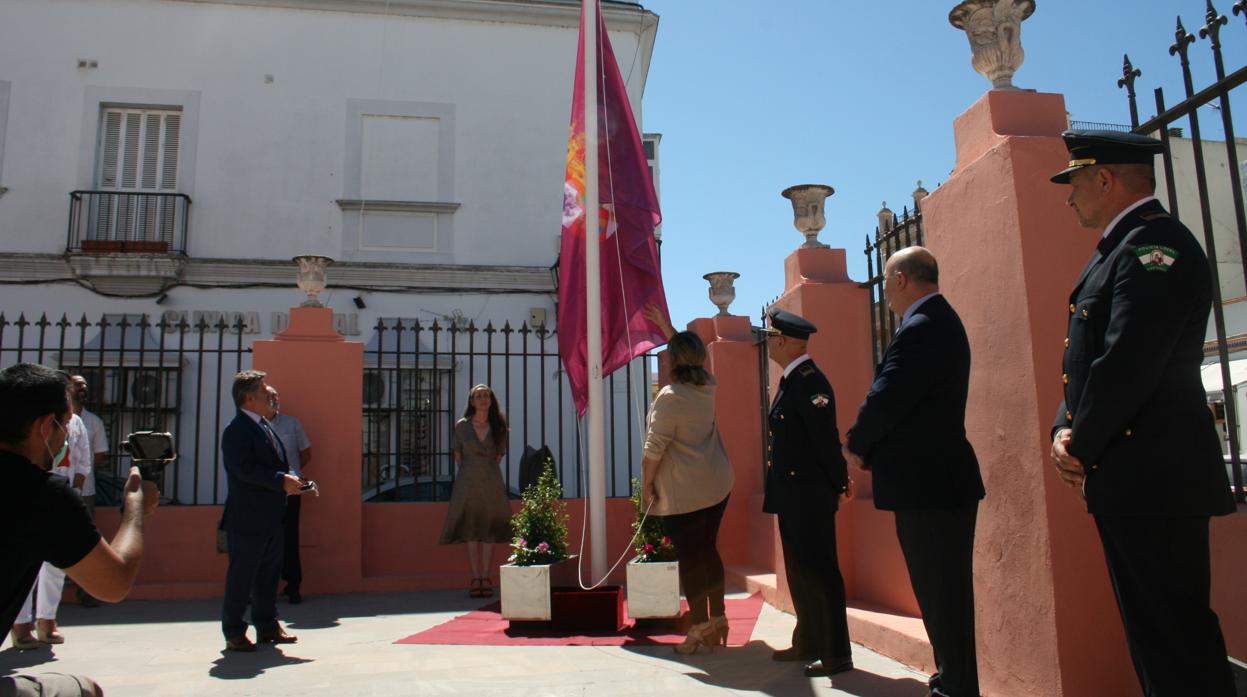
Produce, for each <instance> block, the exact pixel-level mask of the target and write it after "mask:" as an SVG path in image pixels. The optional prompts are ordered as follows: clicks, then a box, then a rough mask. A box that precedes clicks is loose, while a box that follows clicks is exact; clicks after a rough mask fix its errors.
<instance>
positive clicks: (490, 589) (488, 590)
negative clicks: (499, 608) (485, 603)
mask: <svg viewBox="0 0 1247 697" xmlns="http://www.w3.org/2000/svg"><path fill="white" fill-rule="evenodd" d="M481 597H482V598H492V597H494V584H493V582H492V581H490V580H489V577H485V578H482V579H481Z"/></svg>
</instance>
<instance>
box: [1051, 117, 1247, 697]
mask: <svg viewBox="0 0 1247 697" xmlns="http://www.w3.org/2000/svg"><path fill="white" fill-rule="evenodd" d="M1063 137H1064V138H1065V144H1066V147H1067V148H1068V149H1069V151H1070V163H1069V167H1068V168H1067V169H1065V170H1063V171H1061V172H1059V173H1058V174H1056V175H1054V176H1053V177H1052V181H1053V182H1056V183H1058V184H1069V185H1070V186H1071V191H1070V195H1069V199H1068V201H1067V203H1068V205H1069V206H1070V207H1072V208H1073V209H1074V210H1075V212H1076V213H1077V215H1078V220H1079V222H1080V223H1082V225H1083V226H1084V227H1087V228H1091V229H1093V230H1097V231H1102V234H1103V237H1102V239H1101V240H1100V243H1099V245H1098V246H1097V247H1096V250H1095V252H1093V253H1092V255H1091V260H1090V261H1089V262H1088V263H1087V267H1086V268H1085V269H1084V270H1083V272H1082V275H1081V276H1080V277H1079V278H1078V281H1077V283H1075V284H1074V290H1073V292H1072V293H1070V296H1069V334H1068V338H1067V339H1066V341H1065V347H1066V350H1065V357H1064V361H1063V364H1064V375H1063V376H1062V381H1063V382H1064V385H1065V400H1064V401H1063V402H1062V403H1061V405H1060V407H1059V408H1058V409H1057V416H1056V422H1055V424H1054V425H1053V427H1052V436H1053V441H1052V456H1053V458H1054V459H1055V460H1056V463H1057V468H1058V472H1059V474H1060V476H1061V478H1062V479H1063V480H1064V481H1065V482H1067V483H1068V484H1070V485H1071V486H1074V487H1076V488H1078V489H1079V490H1080V491H1081V492H1082V495H1083V496H1084V498H1085V499H1086V502H1087V510H1088V511H1089V512H1090V513H1091V514H1092V515H1093V516H1095V523H1096V527H1097V528H1098V530H1099V534H1100V541H1101V543H1102V544H1103V545H1104V556H1105V559H1106V561H1107V562H1108V571H1109V577H1110V578H1111V579H1112V582H1113V591H1114V593H1115V594H1116V596H1117V606H1118V609H1119V610H1120V611H1121V616H1122V620H1123V623H1124V624H1125V628H1126V640H1127V643H1128V644H1129V647H1130V655H1131V658H1132V659H1133V660H1134V667H1135V672H1136V673H1137V674H1138V677H1139V682H1140V683H1141V684H1142V686H1143V692H1144V693H1145V694H1147V695H1148V697H1169V696H1170V695H1201V697H1223V696H1224V697H1230V696H1232V695H1234V694H1235V692H1234V684H1233V676H1232V673H1231V671H1230V666H1229V663H1228V662H1227V660H1226V649H1225V640H1224V638H1223V637H1222V635H1221V627H1220V624H1219V623H1218V621H1217V616H1216V614H1214V613H1213V611H1212V609H1211V607H1210V600H1209V596H1210V586H1211V578H1210V576H1211V572H1210V559H1209V549H1208V524H1209V518H1210V517H1211V516H1214V515H1225V514H1227V513H1231V512H1233V511H1234V501H1233V498H1232V496H1231V493H1230V485H1229V480H1228V478H1227V477H1226V473H1225V464H1224V462H1223V460H1222V456H1221V447H1220V445H1219V443H1218V438H1217V432H1216V426H1215V425H1214V423H1213V417H1212V413H1211V412H1210V411H1209V409H1208V405H1207V403H1206V398H1205V395H1204V387H1203V383H1202V382H1201V380H1200V375H1199V367H1200V364H1201V363H1202V362H1203V358H1204V352H1203V347H1204V332H1205V330H1206V328H1207V325H1208V312H1209V308H1210V307H1211V302H1212V283H1211V280H1210V272H1209V268H1208V259H1207V257H1205V255H1204V252H1203V250H1202V249H1201V248H1200V246H1199V244H1198V243H1197V242H1196V241H1195V238H1194V237H1193V236H1192V235H1191V232H1190V230H1187V229H1186V227H1185V226H1183V225H1182V224H1181V223H1179V222H1178V221H1176V220H1174V219H1173V218H1172V217H1170V215H1169V214H1168V213H1167V212H1166V211H1165V209H1164V208H1163V207H1162V206H1161V205H1160V203H1159V202H1158V201H1157V200H1156V199H1155V197H1153V195H1152V192H1153V191H1154V190H1155V187H1156V179H1155V175H1154V173H1153V169H1152V160H1153V157H1154V155H1155V154H1157V153H1160V152H1161V151H1162V150H1163V145H1162V144H1161V142H1160V141H1158V140H1155V139H1152V138H1146V137H1144V136H1138V135H1134V134H1126V133H1114V132H1106V131H1067V132H1065V133H1064V134H1063Z"/></svg>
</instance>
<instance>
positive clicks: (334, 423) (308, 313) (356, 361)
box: [252, 307, 364, 595]
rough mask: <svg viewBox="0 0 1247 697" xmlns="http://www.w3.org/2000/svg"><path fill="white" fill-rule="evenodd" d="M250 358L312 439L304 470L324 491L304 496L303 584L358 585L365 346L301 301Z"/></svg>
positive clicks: (345, 588)
mask: <svg viewBox="0 0 1247 697" xmlns="http://www.w3.org/2000/svg"><path fill="white" fill-rule="evenodd" d="M252 352H253V360H252V364H253V365H254V366H255V368H256V369H257V370H263V371H265V372H266V373H268V378H267V379H266V382H268V384H270V385H272V386H273V387H275V388H277V390H278V391H279V392H281V404H282V409H283V410H284V411H285V412H286V413H288V414H290V415H291V416H295V417H297V418H298V419H299V421H300V422H302V423H303V428H304V429H305V430H306V431H307V435H308V438H309V439H311V441H312V462H311V464H310V465H309V466H308V468H307V470H306V472H304V476H306V477H307V478H309V479H314V480H315V481H316V483H317V484H318V485H319V486H320V496H319V497H316V496H314V495H310V494H304V495H303V510H302V511H301V512H300V521H301V528H300V534H301V538H302V539H301V540H300V542H301V545H300V549H301V557H302V562H303V586H302V587H303V590H304V592H305V593H309V594H312V595H316V594H321V593H341V592H351V591H358V590H359V589H360V586H361V581H362V576H363V572H362V559H361V549H362V548H363V545H362V543H361V539H362V525H363V523H362V521H363V504H362V500H361V493H362V492H361V491H360V453H361V452H362V449H363V448H362V446H363V444H362V438H363V435H362V430H361V426H360V419H361V414H362V413H363V375H364V348H363V344H361V343H359V342H355V341H344V340H343V338H342V336H341V335H340V334H338V333H337V332H335V331H334V329H333V311H332V310H331V309H329V308H327V307H296V308H291V310H290V325H289V326H288V327H287V329H286V330H285V331H283V332H281V333H279V334H277V335H275V336H274V338H273V339H272V340H271V341H257V342H255V343H254V344H253V346H252Z"/></svg>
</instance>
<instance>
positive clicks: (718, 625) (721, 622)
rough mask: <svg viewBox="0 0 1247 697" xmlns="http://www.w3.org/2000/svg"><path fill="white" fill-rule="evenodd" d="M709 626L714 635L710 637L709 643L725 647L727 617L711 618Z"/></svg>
mask: <svg viewBox="0 0 1247 697" xmlns="http://www.w3.org/2000/svg"><path fill="white" fill-rule="evenodd" d="M710 626H711V627H713V628H714V634H713V635H712V636H711V643H712V644H716V645H721V646H727V615H719V616H718V617H711V618H710Z"/></svg>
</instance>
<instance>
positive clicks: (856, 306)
mask: <svg viewBox="0 0 1247 697" xmlns="http://www.w3.org/2000/svg"><path fill="white" fill-rule="evenodd" d="M784 277H785V279H784V294H783V295H781V296H780V297H779V299H778V300H776V301H775V303H774V306H775V307H777V308H781V309H784V310H788V311H789V312H794V313H796V314H798V315H801V316H802V317H804V318H805V319H807V320H809V321H810V322H813V323H814V325H815V326H817V327H818V331H817V332H816V333H815V334H814V335H813V336H811V337H810V343H809V353H810V357H811V358H813V359H814V362H815V363H817V364H818V366H819V367H820V368H821V369H822V371H823V373H825V374H826V375H827V379H828V380H829V381H830V382H831V389H832V391H833V392H834V393H835V398H836V421H837V426H838V427H839V429H840V434H841V436H843V435H844V433H845V431H847V430H848V428H849V426H851V425H853V420H854V418H855V417H856V416H857V407H858V405H860V404H861V403H862V399H864V398H865V397H866V392H867V391H868V390H869V389H870V383H871V380H872V378H873V375H874V367H873V363H872V361H873V358H872V356H871V349H870V347H871V334H870V292H869V291H868V290H867V289H865V288H862V287H860V286H859V284H858V283H857V282H856V281H853V280H852V279H850V278H849V274H848V269H847V265H846V257H845V250H843V249H828V248H823V249H798V250H796V251H795V252H793V253H792V254H790V255H788V258H787V259H785V261H784ZM782 370H783V369H782V367H781V366H777V365H775V364H774V363H771V364H770V371H771V373H770V376H771V380H770V383H771V394H770V397H771V398H772V399H773V398H774V391H775V389H777V387H778V385H779V378H780V375H781V374H782ZM835 447H839V446H838V445H836V446H835ZM849 476H851V477H853V479H854V480H855V481H856V482H857V483H858V493H859V499H858V500H857V501H853V502H850V503H849V504H847V505H842V506H841V509H840V513H839V514H838V515H837V517H836V535H837V538H838V540H837V548H838V553H839V557H840V571H841V573H842V574H843V575H844V582H845V588H846V590H847V592H848V596H849V598H850V603H852V602H853V601H854V599H858V598H862V597H873V596H877V595H883V596H889V595H891V594H892V593H891V591H890V590H889V589H893V588H896V589H900V592H899V593H897V595H899V596H900V597H901V598H904V595H905V590H904V589H905V588H906V587H907V586H908V582H907V580H906V577H905V576H904V566H903V565H900V566H899V569H900V573H901V575H900V576H899V578H898V577H897V575H896V574H895V573H884V574H880V575H879V578H874V577H872V576H871V575H870V572H871V571H872V570H874V569H878V568H881V567H880V566H879V565H875V564H864V563H863V558H862V555H863V554H865V555H868V556H871V557H875V556H879V557H889V556H891V557H893V558H895V559H899V547H898V545H897V543H896V536H895V534H891V535H890V536H889V535H887V534H885V533H888V532H890V531H891V530H892V524H891V521H885V522H886V524H885V525H880V524H878V523H877V521H875V520H874V518H875V517H877V516H875V511H874V507H873V505H871V503H870V501H869V493H870V482H869V475H865V474H863V473H861V472H850V473H849ZM863 516H866V517H868V518H870V520H869V521H868V524H866V525H864V526H863V525H861V523H862V522H863V521H862V520H860V519H861V518H862V517H863ZM768 517H769V518H771V520H770V521H769V523H770V526H771V529H772V536H773V537H774V538H775V540H776V541H775V568H776V569H777V576H778V579H777V582H778V584H779V592H780V597H781V598H782V599H785V605H787V603H788V601H787V598H788V584H787V582H786V578H785V575H784V573H783V572H782V568H783V552H782V548H781V547H780V544H779V541H778V530H777V529H776V528H777V525H776V522H775V519H774V516H768ZM860 534H866V535H868V536H871V537H872V538H873V537H877V538H878V539H877V540H873V539H872V543H871V544H859V541H858V539H857V537H858V536H859V535H860ZM889 545H890V547H889ZM893 548H895V549H896V551H895V554H894V555H889V553H888V551H887V550H890V549H893ZM894 570H895V568H893V571H894ZM864 581H869V582H864ZM900 602H902V603H903V602H904V601H903V600H902V601H900ZM909 602H910V603H912V600H911V601H909Z"/></svg>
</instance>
